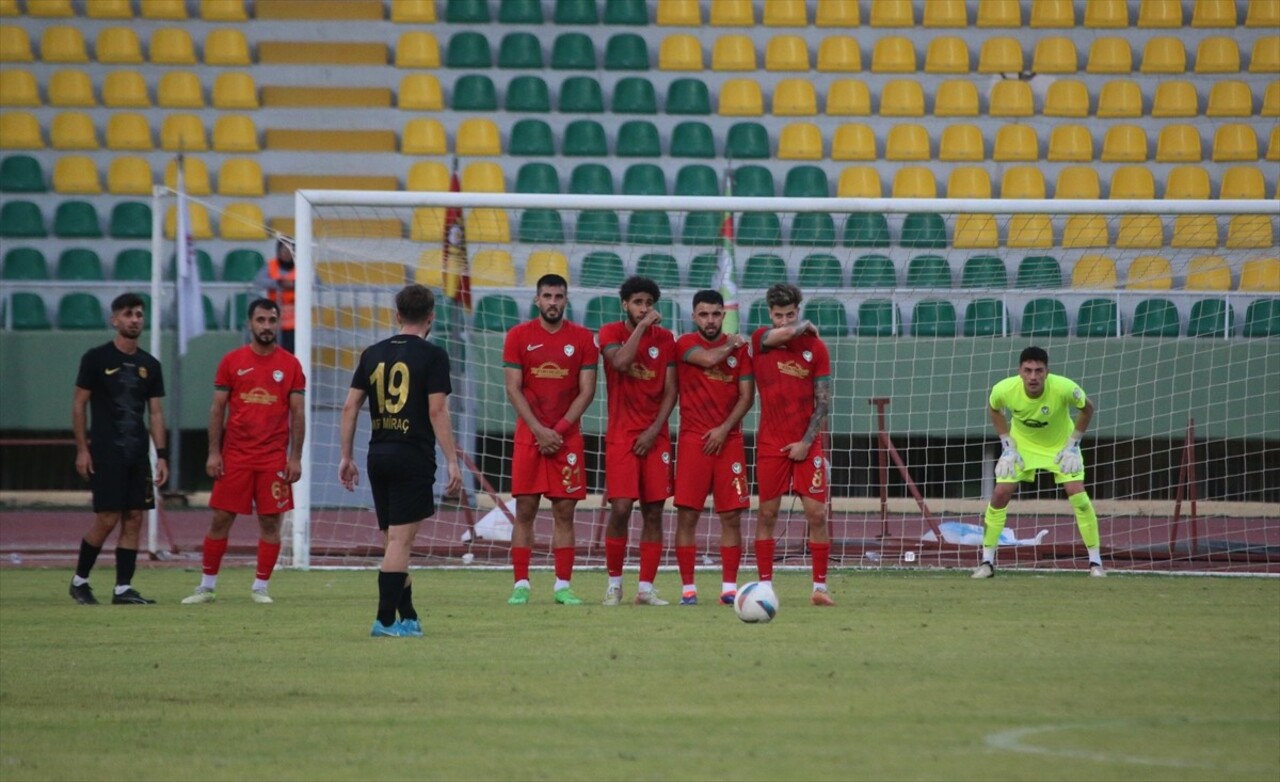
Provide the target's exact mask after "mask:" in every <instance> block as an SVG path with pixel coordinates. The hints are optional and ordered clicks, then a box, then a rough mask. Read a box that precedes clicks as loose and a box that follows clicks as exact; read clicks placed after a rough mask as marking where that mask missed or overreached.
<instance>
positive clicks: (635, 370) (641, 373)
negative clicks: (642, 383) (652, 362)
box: [627, 364, 658, 380]
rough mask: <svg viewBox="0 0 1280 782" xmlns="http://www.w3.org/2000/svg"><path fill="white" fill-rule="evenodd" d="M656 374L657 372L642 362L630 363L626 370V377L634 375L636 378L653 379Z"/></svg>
mask: <svg viewBox="0 0 1280 782" xmlns="http://www.w3.org/2000/svg"><path fill="white" fill-rule="evenodd" d="M657 376H658V373H657V372H654V371H653V370H652V369H649V368H648V367H646V366H645V365H644V364H632V365H631V368H630V369H628V370H627V377H634V378H635V379H636V380H653V379H654V378H655V377H657Z"/></svg>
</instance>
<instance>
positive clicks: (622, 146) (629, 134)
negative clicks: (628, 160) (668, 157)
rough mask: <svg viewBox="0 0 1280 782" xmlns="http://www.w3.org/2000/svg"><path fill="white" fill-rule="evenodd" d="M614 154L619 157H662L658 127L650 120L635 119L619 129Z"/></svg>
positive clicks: (623, 124)
mask: <svg viewBox="0 0 1280 782" xmlns="http://www.w3.org/2000/svg"><path fill="white" fill-rule="evenodd" d="M613 154H615V155H617V156H618V157H661V156H662V144H661V142H660V141H659V140H658V126H657V125H654V124H653V123H652V122H649V121H648V120H642V119H633V120H629V121H627V122H624V123H622V126H621V127H620V128H618V139H617V142H616V144H615V146H614V150H613Z"/></svg>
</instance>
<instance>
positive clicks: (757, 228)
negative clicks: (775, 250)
mask: <svg viewBox="0 0 1280 782" xmlns="http://www.w3.org/2000/svg"><path fill="white" fill-rule="evenodd" d="M736 238H737V241H738V244H740V245H742V246H743V247H778V246H780V245H781V244H782V220H781V219H779V217H778V215H777V214H776V213H775V212H744V213H743V214H742V216H741V217H739V218H738V230H737V235H736Z"/></svg>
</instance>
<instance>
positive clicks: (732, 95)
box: [720, 79, 764, 117]
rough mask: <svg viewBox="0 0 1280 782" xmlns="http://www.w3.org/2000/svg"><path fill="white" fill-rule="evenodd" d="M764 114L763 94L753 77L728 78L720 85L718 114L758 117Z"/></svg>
mask: <svg viewBox="0 0 1280 782" xmlns="http://www.w3.org/2000/svg"><path fill="white" fill-rule="evenodd" d="M762 114H764V96H763V95H762V94H761V93H760V85H759V84H758V83H757V82H756V80H755V79H729V80H727V81H725V82H724V83H723V84H721V85H720V115H721V116H724V117H758V116H760V115H762Z"/></svg>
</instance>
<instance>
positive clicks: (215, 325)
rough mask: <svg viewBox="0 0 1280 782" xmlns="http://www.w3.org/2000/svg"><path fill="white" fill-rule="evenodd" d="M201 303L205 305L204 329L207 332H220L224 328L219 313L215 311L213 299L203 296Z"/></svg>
mask: <svg viewBox="0 0 1280 782" xmlns="http://www.w3.org/2000/svg"><path fill="white" fill-rule="evenodd" d="M200 298H201V300H202V301H201V303H202V304H203V305H204V329H205V331H219V330H220V329H222V328H223V325H222V319H221V318H219V317H218V313H217V312H216V311H214V309H213V299H210V298H209V296H208V295H202V296H201V297H200Z"/></svg>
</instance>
